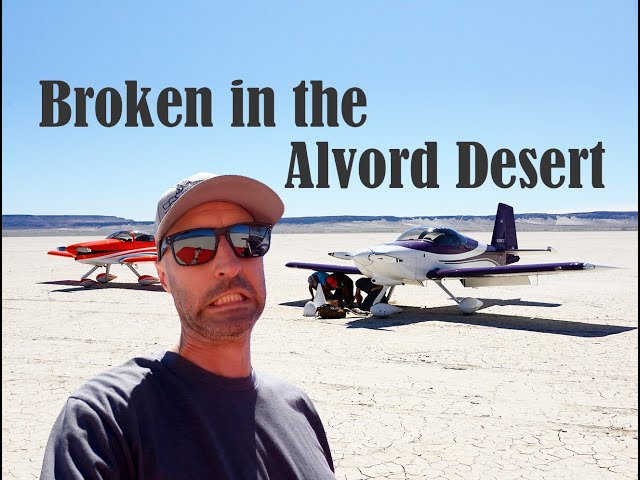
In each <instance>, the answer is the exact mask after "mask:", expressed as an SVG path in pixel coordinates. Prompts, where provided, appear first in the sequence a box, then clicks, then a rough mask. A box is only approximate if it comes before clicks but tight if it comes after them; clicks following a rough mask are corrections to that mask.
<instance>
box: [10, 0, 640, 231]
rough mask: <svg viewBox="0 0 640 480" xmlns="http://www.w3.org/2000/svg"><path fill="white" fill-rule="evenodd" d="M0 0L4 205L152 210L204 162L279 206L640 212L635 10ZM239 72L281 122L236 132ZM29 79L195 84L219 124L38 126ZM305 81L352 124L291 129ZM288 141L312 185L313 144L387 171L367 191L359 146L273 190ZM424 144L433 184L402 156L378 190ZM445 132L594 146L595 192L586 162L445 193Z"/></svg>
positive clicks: (357, 210)
mask: <svg viewBox="0 0 640 480" xmlns="http://www.w3.org/2000/svg"><path fill="white" fill-rule="evenodd" d="M2 9H3V20H2V26H3V29H2V30H3V33H2V70H3V76H2V88H3V96H2V213H3V214H50V215H53V214H78V215H79V214H98V215H117V216H121V217H126V218H132V219H135V220H153V218H154V211H155V205H156V202H157V200H158V198H159V197H160V195H161V194H162V193H163V192H164V190H166V189H167V188H168V187H169V186H170V185H172V184H175V183H176V182H177V181H178V180H181V179H182V178H184V177H187V176H189V175H191V174H193V173H195V172H199V171H209V172H216V173H237V174H243V175H250V176H253V177H255V178H258V179H260V180H262V181H264V182H265V183H267V184H268V185H270V186H271V187H272V188H274V189H275V190H276V191H277V192H278V193H279V194H280V195H281V196H282V198H283V200H284V203H285V205H286V213H285V216H289V217H292V216H312V215H346V214H353V215H376V214H384V215H397V216H412V215H450V214H451V215H453V214H480V215H482V214H483V215H489V214H493V213H494V212H495V208H496V204H497V203H498V202H499V201H502V202H507V203H510V204H512V205H513V206H514V208H515V210H516V212H520V213H524V212H575V211H593V210H637V208H638V206H637V205H638V182H637V178H638V147H637V145H638V133H637V132H638V108H637V105H638V60H637V58H638V48H637V45H638V30H637V25H638V9H637V2H632V1H613V2H586V1H566V2H565V1H563V2H557V1H540V2H513V1H503V2H476V1H461V2H436V1H415V2H389V1H368V2H364V1H363V2H344V1H324V2H225V3H224V4H223V3H222V2H220V3H217V2H209V1H204V0H203V1H198V2H195V1H192V2H188V1H185V2H161V1H156V2H129V1H126V2H125V1H112V2H86V1H69V2H50V1H46V2H45V1H32V2H21V1H16V0H14V1H7V2H3V4H2ZM236 79H242V80H243V82H244V85H245V86H247V87H271V88H272V89H273V90H274V92H275V98H276V102H275V121H276V126H275V127H273V128H265V127H262V128H232V127H231V125H230V124H231V92H230V88H231V82H232V81H233V80H236ZM41 80H63V81H65V82H67V83H68V84H69V85H70V86H71V88H76V87H85V88H87V87H93V88H94V89H95V90H96V91H97V90H99V89H102V88H105V87H113V88H115V89H117V90H119V91H120V92H121V93H122V94H123V95H124V92H125V84H124V82H125V80H137V81H138V84H139V86H144V87H149V88H151V89H152V92H151V93H150V94H149V99H150V100H154V101H151V102H149V104H150V106H153V105H155V99H156V95H157V93H158V92H159V91H160V90H162V89H163V88H165V87H174V88H176V89H178V90H181V91H184V88H186V87H203V86H206V87H208V88H210V89H211V91H212V92H213V105H212V110H213V123H214V126H213V127H211V128H202V127H200V128H186V127H184V126H182V125H181V126H178V127H175V128H167V127H163V126H161V125H159V124H158V122H156V126H155V127H153V128H142V127H138V128H126V127H124V120H122V121H121V122H120V123H119V124H118V125H117V126H115V127H113V128H105V127H102V126H100V125H99V124H98V122H97V120H96V118H95V110H94V108H95V102H94V100H89V102H90V103H89V104H88V108H87V113H88V123H89V126H88V127H86V128H75V127H73V126H72V125H71V124H69V125H66V126H64V127H59V128H42V127H39V126H38V124H39V122H40V121H41V118H42V104H41V102H42V91H41V87H40V84H39V81H41ZM301 80H306V81H307V82H308V81H310V80H322V81H323V82H324V86H325V87H326V86H332V87H335V88H336V89H338V91H339V92H341V93H342V92H344V91H345V90H347V89H348V88H350V87H359V88H361V89H362V90H363V91H364V92H365V94H366V97H367V106H366V108H363V109H362V108H361V109H357V110H356V112H360V113H366V115H367V120H366V122H365V124H364V125H363V126H361V127H359V128H352V127H349V126H347V125H346V124H345V123H344V122H341V125H340V126H339V127H337V128H330V127H324V128H301V127H296V126H295V124H294V116H293V92H292V88H293V87H295V86H296V85H297V84H298V83H299V82H300V81H301ZM72 108H74V114H75V112H76V110H75V105H74V102H72ZM152 114H153V115H154V118H156V117H155V110H153V108H152ZM307 118H310V117H309V115H308V116H307ZM292 141H300V142H306V143H307V148H308V150H309V155H310V163H311V171H312V176H313V178H314V182H315V181H317V171H316V169H317V154H316V153H315V142H317V141H326V142H329V146H330V148H345V149H350V148H355V149H357V150H358V154H359V153H361V152H363V151H364V150H366V149H368V148H377V149H379V150H381V151H382V152H383V153H385V154H386V159H387V168H386V171H385V173H386V177H385V181H384V182H383V184H382V186H380V187H378V188H374V189H369V188H366V187H364V186H363V185H362V183H361V181H360V179H359V176H358V163H357V162H358V159H359V155H358V156H357V157H356V163H355V164H354V167H353V175H352V177H351V181H350V186H349V188H347V189H341V188H340V187H339V184H338V180H337V177H336V174H335V167H334V168H331V169H330V170H331V172H332V173H331V175H330V178H329V180H330V184H331V188H330V189H328V190H327V189H310V190H304V189H300V188H293V189H286V188H284V185H285V183H286V181H287V174H288V170H289V163H290V159H291V142H292ZM427 141H435V142H437V145H438V177H437V179H438V183H439V185H440V187H439V188H438V189H417V188H416V187H414V186H413V184H412V183H411V177H410V173H409V168H408V161H404V165H403V177H402V179H403V183H404V188H402V189H391V188H389V186H388V185H389V182H390V166H389V160H390V159H389V149H390V148H407V149H409V150H410V151H413V150H415V149H417V148H420V147H423V146H424V142H427ZM458 141H477V142H480V143H481V144H482V145H483V146H484V147H485V148H486V149H487V151H488V152H489V155H492V154H493V153H494V152H495V151H496V150H497V149H499V148H510V149H511V150H513V151H514V152H515V153H516V155H517V154H518V152H519V151H520V150H521V149H523V148H535V149H536V151H537V153H538V160H537V161H534V166H535V167H536V169H537V170H538V172H539V171H540V168H539V159H540V156H541V155H542V153H543V152H544V151H545V150H546V149H549V148H557V149H560V150H561V151H563V152H564V153H568V149H570V148H587V149H590V148H592V147H594V146H595V145H596V144H597V143H598V142H602V143H603V146H604V148H605V150H606V152H605V154H604V157H603V171H602V177H603V182H604V185H605V188H602V189H595V188H593V187H592V186H591V173H590V168H591V160H583V172H582V184H583V188H582V189H570V188H568V186H567V184H565V185H564V186H562V187H560V188H558V189H550V188H547V187H545V186H544V185H542V184H541V183H540V182H539V183H538V185H537V186H536V187H535V188H533V189H524V190H523V189H521V188H520V187H519V184H518V183H517V184H516V186H514V187H511V188H508V189H501V188H498V187H497V186H495V185H494V184H493V182H492V180H491V176H490V175H489V176H488V178H487V180H486V181H485V183H484V185H483V186H481V187H479V188H476V189H459V188H456V183H457V181H458V173H459V168H458V147H457V146H456V142H458ZM567 157H568V155H567ZM330 165H332V162H330ZM514 173H515V174H516V175H517V177H518V178H520V177H521V176H522V175H523V171H522V168H520V167H519V168H517V169H515V170H514ZM564 173H565V174H568V172H566V171H565V172H564ZM554 175H555V178H556V180H557V177H558V175H559V173H556V174H554ZM567 183H568V182H567ZM295 184H296V185H297V184H298V182H297V181H296V182H295Z"/></svg>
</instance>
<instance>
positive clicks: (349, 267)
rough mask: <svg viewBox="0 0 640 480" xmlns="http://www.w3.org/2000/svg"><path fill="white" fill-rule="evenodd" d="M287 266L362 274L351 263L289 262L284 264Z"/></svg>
mask: <svg viewBox="0 0 640 480" xmlns="http://www.w3.org/2000/svg"><path fill="white" fill-rule="evenodd" d="M285 267H289V268H303V269H306V270H316V271H319V272H331V273H346V274H352V275H362V272H360V270H358V269H357V268H356V267H354V266H352V265H326V264H323V263H302V262H289V263H287V264H286V265H285Z"/></svg>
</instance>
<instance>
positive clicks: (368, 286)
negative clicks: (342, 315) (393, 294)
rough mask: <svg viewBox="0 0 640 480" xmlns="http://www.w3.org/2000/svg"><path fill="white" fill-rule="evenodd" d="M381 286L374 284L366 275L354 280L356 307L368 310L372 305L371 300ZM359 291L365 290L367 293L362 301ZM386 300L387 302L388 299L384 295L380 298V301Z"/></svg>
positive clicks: (374, 297)
mask: <svg viewBox="0 0 640 480" xmlns="http://www.w3.org/2000/svg"><path fill="white" fill-rule="evenodd" d="M382 288H383V287H382V285H376V284H374V283H373V282H372V281H371V279H370V278H367V277H362V278H359V279H358V280H356V297H355V300H356V303H357V305H358V308H360V310H364V311H367V312H368V311H370V310H371V307H372V306H373V302H374V301H375V299H376V298H377V297H378V295H379V294H380V291H381V290H382ZM361 292H365V293H366V294H367V298H365V299H364V301H363V300H362V293H361ZM387 302H388V299H387V298H386V296H384V297H382V300H380V303H387Z"/></svg>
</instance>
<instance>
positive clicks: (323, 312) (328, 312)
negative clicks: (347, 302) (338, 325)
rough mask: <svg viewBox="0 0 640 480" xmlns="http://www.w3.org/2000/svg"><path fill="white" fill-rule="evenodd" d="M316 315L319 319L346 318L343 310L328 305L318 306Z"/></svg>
mask: <svg viewBox="0 0 640 480" xmlns="http://www.w3.org/2000/svg"><path fill="white" fill-rule="evenodd" d="M316 313H317V314H318V316H319V317H320V318H345V317H346V316H347V312H346V311H345V310H344V309H342V308H340V307H336V306H335V305H329V304H328V303H325V304H324V305H320V306H319V307H318V310H316Z"/></svg>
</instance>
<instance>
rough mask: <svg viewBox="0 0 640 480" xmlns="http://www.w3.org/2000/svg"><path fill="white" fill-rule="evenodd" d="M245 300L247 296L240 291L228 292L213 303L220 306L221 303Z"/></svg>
mask: <svg viewBox="0 0 640 480" xmlns="http://www.w3.org/2000/svg"><path fill="white" fill-rule="evenodd" d="M245 300H246V297H245V296H244V295H242V294H240V293H228V294H226V295H223V296H221V297H220V298H218V299H217V300H216V301H215V302H213V303H212V304H211V305H213V306H214V307H219V306H221V305H226V304H227V303H235V302H244V301H245Z"/></svg>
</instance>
